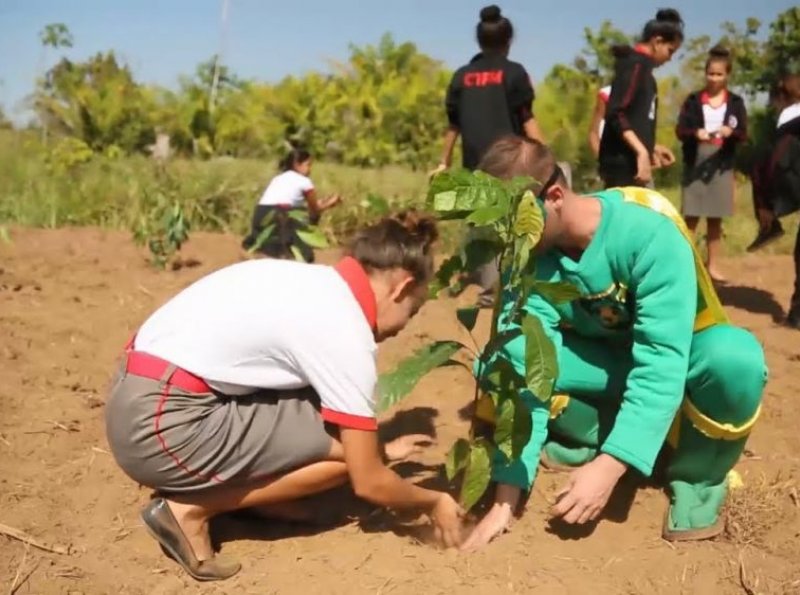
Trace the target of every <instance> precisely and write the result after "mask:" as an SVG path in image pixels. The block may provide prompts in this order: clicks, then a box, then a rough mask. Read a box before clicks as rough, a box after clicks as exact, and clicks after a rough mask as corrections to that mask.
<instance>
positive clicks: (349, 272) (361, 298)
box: [334, 256, 378, 331]
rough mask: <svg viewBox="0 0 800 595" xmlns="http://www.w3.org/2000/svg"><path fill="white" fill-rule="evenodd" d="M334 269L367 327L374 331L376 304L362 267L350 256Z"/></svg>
mask: <svg viewBox="0 0 800 595" xmlns="http://www.w3.org/2000/svg"><path fill="white" fill-rule="evenodd" d="M334 268H335V269H336V272H337V273H339V275H341V277H342V279H344V282H345V283H347V286H348V287H349V288H350V291H352V292H353V296H354V297H355V298H356V301H357V302H358V305H359V306H361V310H362V311H363V312H364V317H365V318H366V319H367V323H368V324H369V327H370V328H371V329H372V330H373V331H375V330H376V328H377V323H378V303H377V302H376V300H375V292H374V291H372V285H371V284H370V282H369V277H368V276H367V272H366V271H365V270H364V267H363V266H361V263H360V262H358V261H357V260H356V259H355V258H353V257H352V256H345V257H344V258H343V259H342V260H340V261H339V262H338V263H337V264H336V266H334Z"/></svg>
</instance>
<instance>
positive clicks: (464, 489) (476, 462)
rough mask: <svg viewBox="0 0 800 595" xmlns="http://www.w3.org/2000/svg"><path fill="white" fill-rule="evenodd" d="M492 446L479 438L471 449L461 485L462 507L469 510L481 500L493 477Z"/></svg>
mask: <svg viewBox="0 0 800 595" xmlns="http://www.w3.org/2000/svg"><path fill="white" fill-rule="evenodd" d="M493 451H494V449H493V447H492V445H491V444H490V443H489V442H488V441H487V440H485V439H484V438H479V439H478V440H476V441H475V442H474V443H473V444H471V445H470V449H469V462H468V463H467V468H466V471H465V472H464V481H463V483H462V484H461V497H460V500H461V506H463V507H464V509H465V510H469V509H470V508H472V507H473V506H475V504H476V503H477V502H478V500H480V499H481V496H483V494H484V492H485V491H486V488H487V487H489V482H490V481H491V477H492V454H493Z"/></svg>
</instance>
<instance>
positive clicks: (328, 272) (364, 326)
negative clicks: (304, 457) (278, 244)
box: [133, 259, 377, 430]
mask: <svg viewBox="0 0 800 595" xmlns="http://www.w3.org/2000/svg"><path fill="white" fill-rule="evenodd" d="M342 264H345V265H347V266H344V267H342V266H341V265H342ZM375 316H376V306H375V296H374V294H373V293H372V289H371V286H370V284H369V279H368V277H367V275H366V273H365V272H364V270H363V268H361V266H360V265H359V264H358V263H357V262H356V261H355V260H353V259H345V260H344V261H343V263H340V265H337V267H336V268H334V267H330V266H323V265H310V264H305V263H297V262H293V261H285V260H273V259H258V260H251V261H247V262H241V263H237V264H234V265H231V266H228V267H225V268H223V269H221V270H218V271H216V272H214V273H211V274H210V275H208V276H206V277H204V278H202V279H200V280H198V281H196V282H195V283H193V284H192V285H190V286H189V287H187V288H186V289H184V290H183V291H181V292H180V293H179V294H178V295H176V296H175V297H173V298H172V299H171V300H169V301H168V302H167V303H166V304H164V305H163V306H161V307H160V308H159V309H158V310H157V311H156V312H155V313H153V314H152V315H151V316H150V318H149V319H147V320H146V321H145V323H144V324H143V325H142V327H141V328H140V329H139V331H138V333H137V334H136V338H135V342H134V346H133V349H134V350H135V351H142V352H145V353H149V354H151V355H154V356H157V357H160V358H162V359H164V360H167V361H169V362H171V363H173V364H175V365H176V366H178V367H180V368H183V369H184V370H187V371H188V372H191V373H192V374H195V375H196V376H199V377H200V378H202V379H204V380H205V381H206V382H207V383H208V384H209V385H210V386H211V387H212V388H213V389H215V390H218V391H220V392H222V393H224V394H228V395H232V396H240V395H247V394H249V393H253V392H255V391H257V390H258V389H263V388H266V389H276V390H281V389H298V388H303V387H307V386H311V387H313V388H314V389H315V390H316V392H317V393H318V395H319V397H320V401H321V405H322V417H323V419H325V420H326V421H330V422H333V423H336V424H339V425H342V426H346V427H352V428H358V429H365V430H374V429H376V428H377V422H376V419H375V402H374V390H375V385H376V382H377V366H376V354H377V346H376V344H375V338H374V333H373V328H374V324H375ZM243 398H246V397H243Z"/></svg>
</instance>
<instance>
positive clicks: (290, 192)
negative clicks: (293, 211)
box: [258, 169, 314, 207]
mask: <svg viewBox="0 0 800 595" xmlns="http://www.w3.org/2000/svg"><path fill="white" fill-rule="evenodd" d="M312 190H314V183H313V182H312V181H311V179H310V178H308V177H307V176H304V175H303V174H300V173H298V172H296V171H294V170H293V169H290V170H289V171H285V172H283V173H282V174H278V175H277V176H275V177H274V178H272V180H271V181H270V183H269V185H267V189H266V190H264V194H262V195H261V198H260V199H259V201H258V204H260V205H285V206H290V207H299V206H301V205H302V204H303V202H304V201H305V199H306V195H307V194H308V193H309V192H311V191H312Z"/></svg>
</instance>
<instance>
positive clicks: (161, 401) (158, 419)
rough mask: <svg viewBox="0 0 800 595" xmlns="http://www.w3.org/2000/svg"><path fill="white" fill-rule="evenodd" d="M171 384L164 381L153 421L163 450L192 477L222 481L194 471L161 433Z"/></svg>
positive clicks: (216, 477) (214, 476)
mask: <svg viewBox="0 0 800 595" xmlns="http://www.w3.org/2000/svg"><path fill="white" fill-rule="evenodd" d="M170 388H171V385H170V383H169V382H165V383H164V388H163V390H162V391H161V398H160V399H159V400H158V405H156V419H155V421H154V422H153V426H154V427H155V430H156V438H157V439H158V443H159V444H160V445H161V450H162V451H164V454H166V455H167V456H168V457H169V458H171V459H172V460H173V461H174V463H175V464H176V465H177V466H178V468H179V469H182V470H183V471H185V472H186V473H188V474H189V475H191V476H192V477H199V478H201V479H205V480H207V481H213V482H215V483H222V479H220V478H219V477H218V476H217V475H206V474H204V473H200V472H199V471H193V470H191V469H189V467H187V466H186V465H185V464H184V462H183V461H181V459H180V457H179V456H178V455H176V454H175V453H174V452H172V451H171V450H170V449H169V447H168V446H167V441H166V439H165V438H164V436H163V435H162V434H161V415H162V414H163V413H164V405H165V404H166V402H167V398H168V397H169V389H170Z"/></svg>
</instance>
